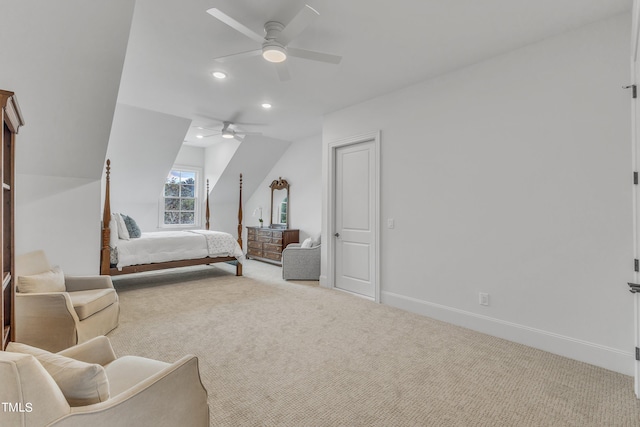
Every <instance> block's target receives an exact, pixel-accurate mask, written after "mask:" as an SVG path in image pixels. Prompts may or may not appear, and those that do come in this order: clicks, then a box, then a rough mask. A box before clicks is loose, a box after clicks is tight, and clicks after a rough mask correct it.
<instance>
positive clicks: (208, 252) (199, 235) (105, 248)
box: [100, 160, 242, 276]
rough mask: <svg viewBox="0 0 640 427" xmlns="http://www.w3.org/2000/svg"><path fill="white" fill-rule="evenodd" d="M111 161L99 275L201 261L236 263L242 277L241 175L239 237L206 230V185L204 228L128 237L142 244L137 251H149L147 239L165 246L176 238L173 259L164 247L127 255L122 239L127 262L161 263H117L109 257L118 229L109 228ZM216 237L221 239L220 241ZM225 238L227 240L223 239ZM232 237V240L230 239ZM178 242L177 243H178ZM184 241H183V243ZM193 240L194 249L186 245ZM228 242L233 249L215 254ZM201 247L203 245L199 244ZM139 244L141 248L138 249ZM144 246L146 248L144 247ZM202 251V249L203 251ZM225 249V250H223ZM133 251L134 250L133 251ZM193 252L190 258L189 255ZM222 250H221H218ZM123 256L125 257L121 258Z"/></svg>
mask: <svg viewBox="0 0 640 427" xmlns="http://www.w3.org/2000/svg"><path fill="white" fill-rule="evenodd" d="M110 175H111V161H110V160H107V166H106V183H105V198H104V210H103V214H102V249H101V251H100V274H106V275H111V276H115V275H120V274H129V273H139V272H143V271H153V270H162V269H166V268H176V267H186V266H192V265H203V264H213V263H217V262H229V261H234V262H236V276H242V262H241V259H242V174H240V187H239V189H240V191H239V204H238V239H237V240H235V239H234V238H233V237H231V235H229V234H228V233H222V232H213V231H208V230H209V215H210V213H209V188H208V185H207V194H206V205H205V217H206V218H205V226H206V230H190V231H180V232H169V231H167V232H162V231H160V232H152V233H142V237H141V238H137V239H131V240H132V241H133V240H135V243H136V244H137V243H142V245H137V248H138V249H135V250H137V251H140V250H143V251H144V250H151V246H150V242H153V243H154V244H155V242H159V244H164V245H165V247H166V246H167V245H169V246H174V245H172V244H171V243H167V242H170V240H168V239H173V238H174V237H175V239H176V240H175V242H176V245H175V247H176V248H178V249H177V250H178V251H179V253H178V252H176V258H175V260H174V259H170V260H169V259H165V258H167V257H168V256H167V254H166V250H165V251H164V252H160V253H159V254H154V253H150V254H145V253H142V254H140V253H139V252H138V253H137V254H133V255H131V256H129V255H130V254H129V252H128V251H130V250H131V251H133V249H132V248H130V247H129V246H125V243H126V245H129V241H124V240H122V241H121V242H122V244H123V249H126V250H127V256H128V260H129V261H128V262H135V261H131V260H136V259H142V260H144V259H151V260H154V259H161V260H162V261H161V262H154V261H151V262H140V263H135V264H133V265H130V264H128V263H122V262H121V261H118V264H117V265H114V264H112V261H111V260H112V257H111V255H112V254H111V245H110V242H111V233H117V232H118V230H117V229H116V230H111V228H110V222H111V221H112V214H111V201H110V198H111V194H110V180H111V176H110ZM185 239H186V240H185ZM217 239H222V241H219V240H217ZM225 239H226V240H225ZM229 240H231V242H229ZM178 242H180V243H178ZM185 242H186V243H185ZM192 243H195V244H196V247H195V248H194V250H193V251H191V250H190V248H189V247H188V246H184V245H185V244H186V245H189V244H192ZM229 244H231V245H233V246H234V247H235V249H228V250H226V249H225V250H224V251H223V252H225V253H224V254H223V255H222V256H218V255H217V253H216V250H218V249H219V248H220V247H222V246H225V245H226V247H228V245H229ZM200 246H202V248H201V247H200ZM140 247H142V248H143V249H139V248H140ZM144 248H146V249H144ZM181 248H184V249H181ZM202 251H204V252H202ZM226 252H228V253H226ZM132 253H133V252H132ZM192 253H193V254H195V255H194V256H192V257H190V258H186V259H185V256H186V257H189V256H190V254H192ZM221 253H222V252H221ZM123 258H124V257H123Z"/></svg>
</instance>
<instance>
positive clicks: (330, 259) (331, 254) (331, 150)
mask: <svg viewBox="0 0 640 427" xmlns="http://www.w3.org/2000/svg"><path fill="white" fill-rule="evenodd" d="M364 142H373V147H374V151H375V153H374V155H375V158H374V177H373V180H374V183H373V185H374V194H375V197H376V200H375V206H374V216H375V218H374V221H373V239H372V241H373V245H374V263H375V265H374V269H373V271H374V278H373V282H374V287H375V291H374V295H375V297H374V300H375V302H377V303H379V302H380V234H381V233H380V230H381V229H380V223H381V222H380V131H379V130H378V131H375V132H370V133H365V134H360V135H354V136H351V137H348V138H344V139H340V140H336V141H333V142H330V143H329V144H328V145H327V150H328V151H327V156H328V157H327V159H328V163H329V171H328V174H327V175H328V176H327V180H328V182H327V196H328V197H327V212H328V215H327V240H328V242H327V243H328V245H327V280H328V285H329V287H330V288H332V289H338V288H336V276H335V274H336V271H335V270H336V269H335V253H336V240H335V238H334V236H333V235H334V234H335V232H336V231H335V224H336V220H335V218H336V216H335V215H336V203H335V196H336V151H337V149H338V148H341V147H345V146H348V145H357V144H360V143H364ZM344 292H346V291H344ZM354 295H357V294H354ZM362 297H363V298H366V297H364V296H362Z"/></svg>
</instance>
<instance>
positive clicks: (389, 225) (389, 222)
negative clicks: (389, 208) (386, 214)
mask: <svg viewBox="0 0 640 427" xmlns="http://www.w3.org/2000/svg"><path fill="white" fill-rule="evenodd" d="M395 226H396V222H395V221H394V219H393V218H389V219H387V228H393V227H395Z"/></svg>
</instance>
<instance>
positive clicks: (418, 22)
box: [118, 0, 632, 145]
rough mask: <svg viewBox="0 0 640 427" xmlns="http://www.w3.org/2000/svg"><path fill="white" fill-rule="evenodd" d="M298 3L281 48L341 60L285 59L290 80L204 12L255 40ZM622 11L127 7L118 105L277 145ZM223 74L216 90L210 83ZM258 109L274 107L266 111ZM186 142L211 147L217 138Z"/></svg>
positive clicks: (483, 4) (569, 4) (585, 0)
mask: <svg viewBox="0 0 640 427" xmlns="http://www.w3.org/2000/svg"><path fill="white" fill-rule="evenodd" d="M305 3H307V4H309V5H310V6H311V7H313V8H314V9H316V10H317V11H318V12H319V13H320V17H319V18H318V19H317V20H316V22H315V23H314V24H312V25H311V26H310V27H309V28H307V29H306V30H305V31H304V32H303V33H302V34H301V35H300V36H299V37H298V38H297V39H296V40H294V41H293V42H292V43H291V45H290V46H292V47H300V48H306V49H311V50H317V51H321V52H327V53H334V54H338V55H342V56H343V60H342V62H341V63H340V64H339V65H330V64H324V63H318V62H313V61H308V60H304V59H299V58H290V59H288V65H289V69H290V71H291V74H292V79H291V80H290V81H286V82H281V81H280V80H279V79H278V76H277V74H276V71H275V69H274V68H273V65H272V64H269V63H267V62H266V61H264V60H263V59H262V58H261V57H259V56H255V57H251V58H246V59H242V60H238V61H235V62H226V63H219V62H216V61H214V60H213V58H216V57H219V56H224V55H228V54H232V53H236V52H241V51H247V50H251V49H255V48H258V47H259V46H258V44H257V43H256V42H255V41H253V40H251V39H249V38H248V37H246V36H244V35H242V34H240V33H238V32H237V31H235V30H233V29H231V28H230V27H228V26H227V25H225V24H223V23H222V22H220V21H218V20H217V19H215V18H213V17H212V16H210V15H209V14H207V13H206V10H207V9H209V8H211V7H217V8H219V9H220V10H222V11H224V12H225V13H227V14H228V15H230V16H232V17H234V18H235V19H237V20H239V21H241V22H242V23H244V24H245V25H247V26H248V27H250V28H251V29H253V30H254V31H256V32H258V33H259V34H262V33H263V30H262V28H263V25H264V23H265V22H266V21H269V20H277V21H281V22H283V23H286V22H288V21H289V20H290V19H291V18H292V17H293V16H294V15H295V13H296V12H297V11H298V10H299V9H300V8H301V7H303V6H304V4H305ZM631 6H632V0H606V1H602V0H484V1H477V0H456V1H451V0H450V1H444V0H395V1H393V2H388V1H381V0H373V1H372V0H348V1H345V0H342V1H337V0H334V1H330V0H307V1H306V2H305V1H302V0H269V1H265V0H182V1H179V2H177V1H171V0H137V1H136V6H135V12H134V18H133V24H132V27H131V36H130V40H129V45H128V48H127V55H126V59H125V66H124V71H123V76H122V81H121V85H120V92H119V95H118V101H119V102H121V103H124V104H129V105H133V106H136V107H140V108H145V109H149V110H152V111H158V112H162V113H165V114H172V115H176V116H180V117H185V118H189V119H191V120H193V125H194V126H196V125H200V126H212V125H214V124H215V122H213V121H212V120H207V119H206V118H204V117H213V118H218V119H221V120H227V119H230V118H232V117H234V118H236V120H237V121H240V122H249V123H258V124H262V125H260V126H241V128H242V129H243V130H247V131H260V132H263V134H264V135H265V136H268V137H271V138H277V139H283V140H287V141H295V140H297V139H299V138H302V137H305V136H309V135H313V134H318V133H320V132H321V126H322V116H323V114H325V113H328V112H332V111H335V110H338V109H341V108H344V107H347V106H349V105H352V104H355V103H358V102H361V101H364V100H366V99H370V98H373V97H375V96H377V95H380V94H384V93H388V92H391V91H394V90H397V89H399V88H402V87H405V86H408V85H410V84H413V83H417V82H419V81H422V80H425V79H428V78H432V77H435V76H438V75H440V74H443V73H446V72H449V71H451V70H454V69H457V68H461V67H464V66H466V65H470V64H473V63H476V62H479V61H482V60H483V59H485V58H489V57H492V56H496V55H500V54H502V53H505V52H508V51H510V50H513V49H516V48H519V47H521V46H524V45H526V44H530V43H533V42H536V41H539V40H542V39H544V38H547V37H550V36H553V35H556V34H560V33H562V32H565V31H567V30H570V29H572V28H576V27H579V26H581V25H584V24H587V23H590V22H594V21H598V20H601V19H604V18H607V17H610V16H613V15H617V14H619V13H623V12H625V11H629V10H631ZM214 70H222V71H225V72H226V73H227V74H228V75H229V77H228V78H227V79H225V80H222V81H220V80H216V79H214V78H212V77H211V75H210V73H211V72H212V71H214ZM264 101H269V102H271V103H272V104H273V108H272V109H271V110H269V111H265V110H263V109H262V108H261V107H260V104H261V103H262V102H264ZM195 133H196V130H195V128H194V129H192V131H190V132H189V133H188V135H187V136H186V139H187V140H188V141H189V143H191V144H194V145H198V144H200V143H201V142H203V141H204V142H205V143H212V142H215V141H216V140H217V137H214V138H208V139H205V140H196V139H195Z"/></svg>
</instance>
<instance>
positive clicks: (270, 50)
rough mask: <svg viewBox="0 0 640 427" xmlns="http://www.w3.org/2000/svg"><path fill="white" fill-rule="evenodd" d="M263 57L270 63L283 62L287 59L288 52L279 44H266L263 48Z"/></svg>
mask: <svg viewBox="0 0 640 427" xmlns="http://www.w3.org/2000/svg"><path fill="white" fill-rule="evenodd" d="M262 57H263V58H264V59H266V60H267V61H269V62H276V63H277V62H283V61H284V60H286V59H287V51H286V50H285V48H284V47H282V46H280V45H279V44H277V43H265V45H264V46H263V47H262Z"/></svg>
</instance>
